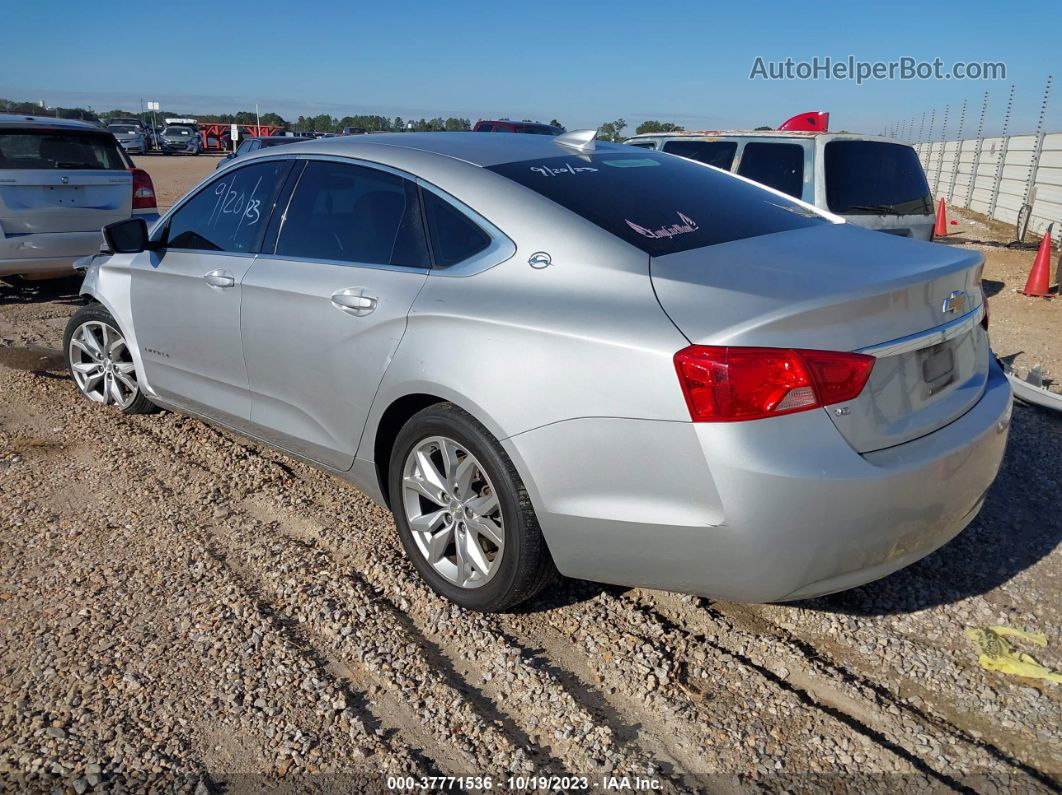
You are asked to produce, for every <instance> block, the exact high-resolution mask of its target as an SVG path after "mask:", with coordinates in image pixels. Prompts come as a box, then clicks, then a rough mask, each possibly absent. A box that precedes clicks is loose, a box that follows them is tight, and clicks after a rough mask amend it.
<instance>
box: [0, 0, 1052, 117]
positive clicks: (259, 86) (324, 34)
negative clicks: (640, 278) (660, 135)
mask: <svg viewBox="0 0 1062 795" xmlns="http://www.w3.org/2000/svg"><path fill="white" fill-rule="evenodd" d="M162 8H165V11H162V10H161V9H162ZM155 9H158V10H155ZM3 17H4V25H3V28H4V30H3V34H2V40H3V45H2V47H0V97H5V98H8V99H17V100H32V101H37V100H45V101H46V102H47V103H48V104H50V105H64V106H69V105H82V106H91V107H92V108H94V109H95V110H98V111H101V110H109V109H111V108H112V107H122V108H128V109H137V108H139V105H140V99H141V98H143V99H145V100H147V99H155V100H159V101H161V102H162V103H163V105H164V106H165V107H166V108H168V109H171V110H175V111H181V112H188V113H193V112H200V113H221V112H235V111H237V110H246V109H253V107H254V103H255V102H256V101H257V102H258V103H259V106H260V107H261V110H262V111H263V112H265V111H267V110H273V111H276V112H278V113H280V114H281V115H282V116H284V117H285V118H293V117H297V116H299V115H300V114H304V115H312V114H316V113H324V112H327V113H331V114H332V115H334V116H340V117H341V116H344V115H347V114H356V113H380V114H382V115H386V116H389V117H393V116H396V115H398V116H402V117H404V118H409V117H413V118H420V117H429V118H430V117H432V116H450V115H455V116H465V117H468V118H470V119H471V120H472V121H475V120H476V119H478V118H494V117H500V116H505V117H511V118H530V119H538V120H542V121H549V120H550V119H552V118H557V119H559V120H560V121H561V122H562V123H563V124H565V125H566V126H567V127H568V128H569V129H575V128H579V127H596V126H598V125H600V124H602V123H603V122H605V121H608V120H611V119H615V118H617V117H622V118H624V119H626V120H627V121H628V123H629V124H630V128H629V129H628V132H632V131H633V128H634V126H636V125H637V124H638V123H639V122H640V121H642V120H644V119H647V118H654V119H660V120H667V121H674V122H677V123H679V124H682V125H684V126H686V127H688V128H691V129H692V128H720V127H723V128H725V127H744V126H757V125H761V124H767V125H771V126H776V125H777V124H779V123H780V122H781V121H782V120H784V119H785V118H787V117H789V116H791V115H793V114H794V113H797V112H802V111H807V110H828V111H831V113H832V120H831V127H832V128H833V129H842V128H844V129H848V130H854V131H863V132H870V133H878V132H880V131H881V130H882V129H883V128H884V127H886V126H894V125H905V124H906V125H907V126H908V129H910V126H909V125H910V121H911V119H914V120H915V123H914V127H915V128H916V132H917V128H918V126H919V120H920V117H921V114H922V112H924V111H925V112H927V120H928V111H930V110H931V109H933V108H936V109H937V119H936V126H937V129H936V134H937V136H939V133H940V127H941V123H942V118H941V117H942V112H943V109H944V106H945V104H950V105H951V113H950V116H949V118H950V122H949V132H951V133H952V136H951V137H954V133H955V131H956V130H957V128H958V109H959V106H960V105H961V103H962V100H963V99H966V100H968V101H969V103H970V104H969V107H968V109H967V119H966V128H965V129H966V133H967V135H972V134H973V133H974V131H975V130H976V122H977V118H976V117H977V115H978V114H979V113H980V109H981V101H982V96H983V93H984V91H986V90H987V91H989V92H990V100H989V111H988V115H987V120H986V132H987V133H992V132H997V131H998V130H999V127H1000V126H1001V123H1002V118H1003V108H1004V106H1005V104H1006V95H1007V91H1008V89H1009V87H1010V85H1011V83H1014V84H1016V86H1017V90H1016V94H1015V103H1014V109H1015V114H1014V119H1013V121H1012V123H1011V131H1012V132H1026V131H1031V130H1032V129H1034V127H1035V125H1036V120H1037V116H1038V114H1039V111H1040V100H1041V96H1042V93H1043V88H1044V82H1045V79H1046V77H1047V74H1048V73H1049V72H1051V71H1054V72H1055V78H1056V80H1058V79H1062V68H1060V67H1062V24H1060V23H1062V3H1060V2H1058V0H1053V2H1046V1H1045V2H1040V1H1039V0H1030V1H1029V2H1024V3H1022V4H1020V5H1019V6H1008V5H1007V4H1005V3H999V2H991V3H989V2H969V1H968V2H963V3H926V2H912V3H908V2H890V3H874V4H869V3H859V2H851V0H849V1H848V2H839V3H833V2H816V3H790V2H779V3H757V2H747V1H746V2H740V3H720V2H685V3H683V2H676V3H670V4H664V3H659V2H637V3H635V2H624V1H623V0H611V1H610V2H608V3H588V2H578V1H577V0H569V1H568V2H553V1H552V0H536V1H535V2H533V3H506V2H468V1H465V0H448V2H406V1H405V0H389V2H385V3H379V2H373V3H362V2H352V1H351V0H314V1H313V2H301V3H300V2H294V1H293V0H283V2H273V1H272V0H260V1H259V2H255V3H254V4H253V5H251V6H250V7H248V8H244V7H243V4H241V3H234V2H225V1H224V0H215V2H199V0H195V1H193V0H180V1H179V2H174V3H166V4H158V3H147V4H144V3H141V4H139V5H131V4H129V3H127V2H126V3H110V2H106V0H95V1H94V2H77V1H76V0H71V1H70V2H55V1H54V0H36V2H34V3H33V4H30V3H11V4H9V5H8V6H7V8H6V10H5V11H4V13H3ZM849 55H853V56H854V57H855V58H856V59H859V60H865V61H876V60H881V61H892V60H898V59H899V58H901V57H903V56H912V57H914V58H916V59H919V60H926V61H930V60H932V59H934V58H936V57H939V58H941V59H942V60H943V62H944V64H945V69H949V68H950V67H951V65H952V63H954V62H955V61H1002V62H1004V63H1005V64H1006V66H1007V70H1008V71H1007V77H1006V79H1005V80H954V79H952V80H928V81H898V80H891V81H890V80H885V81H871V82H868V83H865V84H863V85H861V86H860V85H857V84H856V83H855V81H846V80H836V79H833V80H786V81H765V80H750V79H749V74H750V71H751V70H752V67H753V64H754V63H755V59H756V58H757V57H762V58H763V59H764V60H765V61H781V60H784V59H786V58H793V59H794V60H795V61H801V60H807V61H810V60H811V59H812V58H813V57H815V56H818V57H819V58H820V59H822V58H824V57H826V56H830V57H832V58H833V59H835V60H843V59H846V58H847V57H848V56H849ZM926 126H928V121H927V123H926ZM1047 126H1048V128H1049V129H1052V130H1062V87H1057V86H1056V91H1055V92H1054V97H1053V102H1052V104H1051V105H1050V106H1049V113H1048V125H1047Z"/></svg>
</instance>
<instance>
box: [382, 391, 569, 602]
mask: <svg viewBox="0 0 1062 795" xmlns="http://www.w3.org/2000/svg"><path fill="white" fill-rule="evenodd" d="M446 443H452V444H453V445H454V448H453V451H452V452H453V453H454V455H453V457H452V459H451V460H453V461H454V462H455V464H454V465H453V467H451V469H452V470H453V472H456V473H457V474H456V477H455V478H450V477H448V475H450V474H451V472H450V471H448V469H447V467H446V466H445V465H441V462H442V459H443V449H442V448H443V447H444V446H445V445H446ZM433 448H434V452H431V453H426V451H430V450H432V449H433ZM418 451H419V452H420V453H421V454H426V455H428V457H429V458H431V459H432V461H433V462H434V463H435V465H436V466H435V471H434V474H435V475H436V476H441V477H442V481H444V482H445V483H446V484H448V486H449V487H450V488H449V489H448V490H447V491H445V492H440V491H438V490H435V491H434V494H435V495H437V496H435V497H430V498H429V497H428V496H427V495H426V494H425V492H424V491H422V490H421V489H420V488H419V487H418V488H411V487H410V486H408V485H406V484H407V483H409V482H412V481H415V482H417V483H420V484H425V483H427V484H428V488H429V490H430V489H431V488H432V487H431V485H430V482H429V481H431V478H430V477H429V478H424V477H423V475H424V471H423V464H422V463H421V461H422V459H421V458H419V457H418V455H417V452H418ZM462 452H464V456H463V457H462V456H461V453H462ZM407 474H408V475H410V480H409V481H407V480H406V475H407ZM463 481H467V484H466V483H465V482H463ZM432 482H439V481H438V480H436V481H432ZM388 484H389V494H390V502H391V511H392V513H393V514H394V517H395V523H396V524H397V525H398V534H399V538H400V539H401V541H402V546H403V547H404V548H405V551H406V555H407V556H408V557H409V559H410V561H411V562H412V563H413V565H414V566H415V567H416V569H417V571H418V572H419V573H420V575H421V577H423V578H424V580H425V582H427V583H428V585H429V586H430V587H431V588H432V590H434V591H435V592H436V593H437V594H439V595H441V596H444V597H446V598H447V599H449V600H450V601H452V602H455V603H456V604H458V605H460V606H461V607H464V608H468V609H470V610H478V611H481V612H498V611H502V610H506V609H508V608H510V607H512V606H514V605H516V604H518V603H520V602H523V601H525V600H527V599H530V598H531V597H532V596H534V595H535V594H536V593H538V592H539V591H540V590H542V588H543V587H545V586H546V585H547V584H548V583H549V582H550V581H551V580H552V579H553V578H554V577H555V576H556V568H555V567H554V565H553V559H552V558H551V557H550V554H549V550H548V549H547V547H546V541H545V539H544V538H543V537H542V531H541V529H540V528H539V525H538V519H537V518H536V516H535V511H534V508H533V507H532V506H531V500H530V499H529V498H528V496H527V491H526V489H525V488H524V484H523V482H522V481H521V480H520V476H519V474H518V473H517V472H516V469H515V467H513V464H512V461H511V460H510V459H509V456H508V455H506V453H505V451H504V450H503V449H502V447H501V445H500V444H498V441H497V439H495V438H494V437H493V436H492V435H491V434H490V432H489V431H488V430H487V429H486V428H484V427H483V425H482V424H480V423H479V422H478V421H477V420H476V419H475V418H474V417H472V416H471V415H470V414H468V413H467V412H465V411H463V410H461V409H459V408H458V407H457V406H455V405H453V404H452V403H437V404H435V405H433V406H429V407H428V408H426V409H424V410H422V411H420V412H418V413H417V414H415V415H414V416H413V417H411V418H410V420H409V421H408V422H407V423H406V424H405V425H404V426H403V427H402V430H401V431H399V433H398V437H397V439H396V440H395V444H394V448H393V450H392V453H391V459H390V463H389V465H388ZM462 492H464V493H463V494H462ZM455 495H456V497H455ZM492 495H493V496H494V497H496V500H491V497H492ZM454 499H457V500H458V502H459V501H460V500H461V499H464V500H465V501H466V504H461V505H458V507H455V505H457V503H455V502H454ZM447 500H450V502H449V507H445V503H446V501H447ZM492 504H493V505H494V506H495V507H490V506H491V505H492ZM481 506H482V507H484V508H486V510H484V511H483V512H482V514H479V513H477V510H478V509H479V508H480V507H481ZM437 509H438V510H437ZM437 514H441V516H439V517H438V519H437V521H436V522H435V523H434V524H433V523H432V522H431V521H430V520H431V518H432V517H433V516H435V515H437ZM448 519H450V521H449V522H447V520H448ZM462 519H463V521H462ZM499 520H500V534H499V536H500V538H501V540H502V541H503V543H502V545H501V546H500V547H499V546H497V545H496V544H494V543H493V542H492V541H491V540H490V537H491V534H494V533H497V531H498V529H499ZM466 523H467V524H466ZM414 524H416V525H417V526H418V527H419V528H421V529H420V530H419V531H418V532H415V531H414V529H413V527H414ZM447 527H449V535H447ZM470 528H485V529H487V532H484V533H480V532H475V531H472V530H470ZM459 539H464V541H459ZM429 541H430V542H431V547H432V548H433V549H435V550H438V551H439V552H437V553H436V554H437V557H438V560H437V561H436V562H435V563H433V562H431V561H430V557H431V556H432V552H431V551H429V550H428V549H425V548H422V545H423V546H424V547H427V546H428V545H429ZM436 541H439V543H438V544H436V543H435V542H436ZM459 543H462V544H463V545H464V546H463V549H466V550H470V551H468V552H465V553H464V555H463V558H464V560H465V561H466V565H465V566H464V567H462V566H461V563H460V561H461V560H462V555H461V554H460V553H459V552H458V549H457V547H458V544H459ZM470 544H475V547H474V548H473V547H471V546H470ZM473 549H478V550H479V552H478V554H472V552H471V550H473ZM443 550H445V552H443ZM476 560H478V561H479V564H480V565H481V566H482V564H486V566H487V567H488V568H489V575H488V574H485V572H484V570H483V569H482V568H477V567H476V565H475V564H474V561H476ZM462 570H463V571H464V574H467V575H468V578H467V579H466V580H465V582H464V584H460V583H459V581H460V580H462V579H464V574H462V573H461V572H462Z"/></svg>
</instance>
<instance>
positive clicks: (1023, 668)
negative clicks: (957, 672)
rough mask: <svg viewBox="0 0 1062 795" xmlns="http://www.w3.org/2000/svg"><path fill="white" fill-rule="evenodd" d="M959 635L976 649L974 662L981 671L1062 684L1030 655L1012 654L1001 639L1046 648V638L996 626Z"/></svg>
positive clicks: (1040, 633) (1012, 650) (1052, 672)
mask: <svg viewBox="0 0 1062 795" xmlns="http://www.w3.org/2000/svg"><path fill="white" fill-rule="evenodd" d="M963 632H964V634H965V635H966V637H967V638H969V640H970V643H972V644H973V645H974V647H975V648H976V649H977V651H978V653H979V656H978V658H977V662H978V664H979V665H980V666H981V667H982V668H984V669H986V670H988V671H999V672H1000V673H1004V674H1014V675H1015V676H1028V677H1031V678H1034V679H1044V680H1046V681H1048V682H1058V683H1060V684H1062V674H1056V673H1055V672H1054V671H1052V670H1051V669H1050V668H1046V667H1044V666H1043V665H1041V664H1040V662H1039V661H1038V660H1037V659H1036V658H1035V657H1033V656H1032V655H1031V654H1026V653H1025V652H1023V651H1018V652H1016V651H1014V649H1012V648H1011V645H1010V644H1009V643H1007V641H1006V640H1004V639H1003V636H1004V635H1009V636H1011V637H1014V638H1021V639H1022V640H1025V641H1028V642H1029V643H1034V644H1036V645H1037V646H1047V636H1046V635H1044V633H1042V632H1023V631H1022V630H1020V629H1014V628H1013V627H1000V626H989V627H984V628H980V627H977V628H970V629H965V630H963Z"/></svg>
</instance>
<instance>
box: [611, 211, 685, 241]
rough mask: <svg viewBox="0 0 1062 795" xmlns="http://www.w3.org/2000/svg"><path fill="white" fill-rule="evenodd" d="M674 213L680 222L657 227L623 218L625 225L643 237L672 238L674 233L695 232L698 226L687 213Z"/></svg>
mask: <svg viewBox="0 0 1062 795" xmlns="http://www.w3.org/2000/svg"><path fill="white" fill-rule="evenodd" d="M676 215H678V217H679V220H680V221H681V223H678V224H670V225H664V226H661V227H659V228H657V229H648V228H646V227H644V226H640V225H638V224H636V223H634V221H632V220H630V219H629V218H624V219H623V220H624V221H626V222H627V226H629V227H630V228H631V229H633V230H634V231H635V232H637V233H638V234H639V235H644V236H645V237H651V238H653V239H657V238H661V237H666V238H672V237H675V236H676V235H688V234H689V233H690V232H696V231H697V229H698V228H699V227H698V226H697V222H696V221H694V220H693V219H692V218H690V217H689V216H688V215H684V214H682V213H680V212H676Z"/></svg>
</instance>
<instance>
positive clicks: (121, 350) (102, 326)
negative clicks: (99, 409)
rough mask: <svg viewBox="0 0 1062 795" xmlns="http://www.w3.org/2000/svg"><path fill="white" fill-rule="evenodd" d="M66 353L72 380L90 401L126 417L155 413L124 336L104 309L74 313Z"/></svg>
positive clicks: (94, 307) (92, 306) (86, 308)
mask: <svg viewBox="0 0 1062 795" xmlns="http://www.w3.org/2000/svg"><path fill="white" fill-rule="evenodd" d="M63 350H64V351H65V353H66V364H67V368H68V369H69V370H70V376H71V378H73V379H74V383H75V384H76V385H77V388H78V391H80V392H81V394H82V395H84V396H85V397H87V398H88V399H89V400H92V401H94V402H96V403H102V404H104V405H110V406H115V407H117V408H118V410H119V411H121V412H123V413H125V414H147V413H148V412H151V411H155V410H156V408H155V405H154V404H153V403H152V402H151V401H150V400H148V399H147V397H146V396H145V395H144V393H143V390H141V388H140V384H139V383H138V382H137V377H136V367H135V366H134V364H133V356H132V353H131V352H130V350H129V344H128V343H127V342H126V339H125V335H124V334H122V332H121V330H120V329H119V328H118V324H117V323H116V322H115V320H114V318H113V317H111V313H110V312H108V311H107V310H106V309H104V308H103V307H102V306H100V305H98V304H89V305H88V306H84V307H82V308H81V309H79V310H78V311H77V312H75V313H74V315H73V317H71V318H70V321H69V322H68V323H67V324H66V334H65V335H64V338H63Z"/></svg>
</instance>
